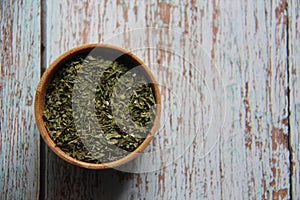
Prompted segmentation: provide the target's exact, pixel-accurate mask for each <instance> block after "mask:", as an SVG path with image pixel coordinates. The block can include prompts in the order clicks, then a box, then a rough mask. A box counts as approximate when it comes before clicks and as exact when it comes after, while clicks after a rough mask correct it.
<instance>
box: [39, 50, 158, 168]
mask: <svg viewBox="0 0 300 200" xmlns="http://www.w3.org/2000/svg"><path fill="white" fill-rule="evenodd" d="M78 55H83V56H88V55H92V56H99V55H101V57H102V58H103V59H105V60H111V61H117V62H118V63H121V64H124V65H125V66H127V67H128V68H134V67H136V66H139V67H140V68H141V70H139V72H140V73H142V74H143V75H144V77H145V78H146V79H148V80H147V81H148V83H150V85H151V87H152V90H153V93H154V98H155V102H156V112H155V119H154V122H153V126H152V128H151V131H150V132H149V135H148V136H147V137H146V138H145V140H144V141H143V142H142V144H140V145H139V146H138V147H137V148H136V149H135V150H134V151H133V152H131V153H129V154H128V155H127V156H124V157H123V158H121V159H119V160H116V161H112V162H108V163H101V164H95V163H88V162H83V161H80V160H77V159H75V158H73V157H71V156H68V155H67V154H66V153H65V152H63V151H62V150H61V149H60V148H59V147H57V146H56V144H55V143H54V142H53V140H52V139H51V137H50V136H49V134H48V132H47V130H46V128H45V122H44V120H43V117H42V115H43V110H44V108H45V96H46V92H47V88H48V85H49V84H50V82H51V80H52V79H53V77H54V75H55V73H56V72H57V71H58V70H60V69H61V68H62V67H64V66H65V65H64V64H65V63H66V62H68V61H70V60H72V59H73V58H74V57H76V56H78ZM160 101H161V100H160V93H159V89H158V85H157V84H156V82H155V79H154V77H153V75H152V73H151V71H150V70H149V69H148V67H147V66H145V64H144V63H143V62H142V61H141V60H140V59H139V58H138V57H136V56H135V55H133V54H132V53H131V52H129V51H127V50H124V49H121V48H119V47H115V46H111V45H99V44H91V45H85V46H81V47H77V48H75V49H72V50H70V51H68V52H66V53H64V54H63V55H61V56H60V57H58V58H57V59H56V60H55V61H54V62H53V63H52V64H51V65H50V66H49V68H48V69H47V70H46V72H45V73H44V75H43V76H42V78H41V81H40V83H39V85H38V88H37V92H36V97H35V116H36V121H37V125H38V128H39V130H40V133H41V135H42V137H43V139H44V140H45V142H46V143H47V145H48V146H49V147H50V148H51V149H52V150H53V151H54V152H55V153H56V154H57V155H58V156H59V157H61V158H63V159H64V160H66V161H68V162H69V163H71V164H74V165H77V166H80V167H84V168H90V169H105V168H111V167H115V166H118V165H121V164H124V163H126V162H128V161H130V160H131V159H133V158H135V157H136V156H137V155H138V154H139V153H140V152H141V151H142V150H144V149H145V147H146V146H147V145H148V143H149V142H150V141H151V139H152V137H153V134H154V132H155V131H156V129H157V127H158V123H159V119H160V104H161V102H160Z"/></svg>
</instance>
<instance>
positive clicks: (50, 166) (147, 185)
mask: <svg viewBox="0 0 300 200" xmlns="http://www.w3.org/2000/svg"><path fill="white" fill-rule="evenodd" d="M46 8H47V11H46V14H47V16H46V24H47V29H46V32H47V38H46V54H47V61H46V63H47V64H49V63H50V62H52V61H53V60H54V59H55V58H56V57H57V56H58V55H59V54H61V53H63V52H64V51H66V50H68V49H70V48H72V47H75V46H76V45H80V44H84V43H93V42H101V41H112V43H115V44H119V45H121V41H124V43H123V44H122V46H123V47H125V48H126V47H127V48H130V49H132V50H134V51H135V53H136V54H137V55H138V56H139V57H141V58H142V59H143V60H145V62H146V63H147V64H148V65H149V67H150V68H151V66H152V70H153V71H154V72H155V69H156V68H155V66H154V65H152V63H158V64H160V65H163V66H167V67H168V69H170V70H171V71H172V72H173V70H174V69H176V70H178V71H179V72H180V73H182V76H176V75H174V73H171V75H170V76H167V75H166V76H164V74H166V73H165V72H162V73H161V75H159V73H158V72H155V73H157V74H158V76H157V77H158V79H159V80H162V81H164V82H165V83H169V82H171V83H172V87H173V88H175V89H176V91H178V88H179V89H182V94H180V93H179V95H178V102H180V103H182V104H181V106H184V107H185V108H186V110H185V111H184V112H183V113H182V116H184V117H187V116H186V115H188V114H189V113H190V111H189V109H190V107H191V105H190V104H189V103H190V102H189V101H188V102H187V101H186V99H194V100H193V102H192V103H194V104H195V106H199V107H201V108H200V111H201V112H200V113H199V116H198V115H197V118H195V120H194V121H191V123H192V124H197V122H200V129H199V133H200V134H199V135H197V137H196V138H195V140H194V141H193V143H192V145H191V146H186V145H179V147H180V148H183V149H184V147H188V148H187V150H186V152H185V153H184V154H183V155H182V157H180V158H179V159H177V160H176V162H175V163H173V164H172V165H168V166H166V167H165V168H163V169H160V170H156V171H154V172H148V173H140V174H125V173H122V172H117V171H103V172H102V171H99V172H97V171H87V170H83V169H79V168H76V167H74V166H71V165H69V164H67V163H65V162H64V161H62V160H60V159H59V158H57V156H55V155H54V154H53V153H52V152H50V151H49V150H48V151H47V156H46V181H45V182H46V190H45V191H46V198H47V199H56V198H57V197H60V198H68V199H93V198H95V197H97V198H100V199H101V198H104V199H288V198H289V196H290V193H291V191H290V176H289V175H290V174H289V172H290V171H289V170H290V164H289V148H288V98H287V84H288V75H287V73H288V71H287V69H288V66H287V51H286V47H287V32H286V30H287V12H286V6H285V3H284V1H279V0H276V1H267V2H266V1H258V0H257V1H250V0H247V1H239V0H234V1H232V0H230V1H229V0H226V1H217V0H214V1H206V2H205V1H198V2H196V1H190V2H185V1H175V0H173V1H150V0H149V1H143V2H141V1H130V2H129V1H117V2H115V1H111V0H105V1H95V0H94V1H86V2H74V3H72V4H70V3H68V2H64V1H51V2H47V5H46ZM146 26H147V27H155V28H170V29H172V31H161V32H158V33H157V37H151V36H152V35H153V34H145V36H144V37H145V39H143V38H142V37H141V36H140V35H139V36H137V37H133V36H132V35H130V34H129V33H128V32H127V31H129V30H132V29H136V28H144V27H146ZM164 30H165V29H164ZM174 31H176V33H175V32H174ZM293 31H294V32H295V33H296V32H297V29H295V30H293ZM120 32H121V33H122V34H121V36H122V37H121V38H119V37H117V39H110V38H111V37H112V38H116V36H114V34H117V33H120ZM178 32H179V33H180V35H182V38H181V39H180V40H178V37H177V33H178ZM189 38H192V39H193V40H195V41H198V42H199V43H200V45H201V46H202V47H203V48H204V49H205V51H206V52H208V55H209V57H211V58H212V59H213V61H214V63H215V64H216V66H217V67H218V69H219V73H220V75H221V77H222V79H223V83H224V87H225V91H226V93H223V90H222V89H223V88H219V87H215V88H214V87H213V86H214V85H213V84H214V83H215V84H216V85H219V84H220V81H219V80H218V79H217V78H216V74H217V72H216V71H215V70H214V68H213V67H212V66H211V65H209V66H204V67H203V65H201V63H206V62H204V61H203V60H201V58H203V57H202V56H199V54H198V53H199V50H198V47H199V45H198V44H197V43H196V42H194V43H191V40H190V39H189ZM153 44H154V45H155V46H154V47H155V49H154V50H150V49H147V48H146V49H142V50H140V51H139V50H137V49H134V46H135V45H136V46H137V47H143V46H145V47H148V46H151V45H153ZM166 46H167V47H168V48H169V49H171V50H172V51H173V52H174V51H175V52H176V53H179V55H180V56H181V55H182V56H184V58H186V59H187V60H188V61H190V62H192V64H194V63H196V67H199V69H200V72H201V75H202V76H199V75H197V76H193V74H197V73H196V72H195V71H193V70H194V68H192V67H190V66H189V65H185V66H184V65H183V64H182V63H180V59H179V57H180V56H177V55H173V54H172V53H168V52H164V51H162V50H159V49H158V48H165V47H166ZM178 66H179V67H178ZM180 66H183V67H180ZM190 72H191V74H192V75H190ZM186 79H188V80H190V81H191V83H194V82H195V81H197V83H199V85H198V86H196V88H197V89H198V90H199V91H200V92H203V93H202V94H201V93H200V94H201V95H200V96H197V95H198V93H197V92H195V93H194V94H191V93H189V90H188V89H187V90H186V88H185V87H184V85H185V83H186ZM203 79H205V81H206V82H201V81H203ZM205 83H206V84H207V87H208V88H209V89H210V91H211V92H212V91H216V92H215V94H216V95H215V96H213V97H216V98H213V100H216V99H217V100H216V102H217V103H215V104H213V105H212V104H211V102H210V100H211V99H210V98H209V97H210V96H209V94H212V95H213V94H214V93H208V91H207V90H208V89H206V87H205V86H206V85H205ZM175 86H177V87H175ZM184 92H186V94H187V95H186V98H184V95H183V94H184ZM170 94H171V93H168V91H166V92H165V93H164V94H163V95H164V96H163V98H164V99H165V100H166V104H165V105H166V107H168V106H169V107H170V108H172V107H171V104H172V102H173V101H174V100H172V99H168V97H169V96H168V95H170ZM201 97H204V98H203V99H201ZM218 98H222V99H221V100H218ZM174 106H175V109H178V110H181V109H182V108H181V107H180V105H179V104H174ZM176 106H177V107H176ZM226 106H227V108H226V117H225V119H226V120H225V123H224V124H223V121H222V120H223V117H224V116H223V115H224V109H225V107H226ZM212 110H214V111H215V112H214V114H212ZM164 112H167V111H166V110H164ZM175 114H178V113H175ZM166 116H169V115H166ZM179 116H181V115H180V114H179ZM213 116H216V118H212V117H213ZM170 118H171V119H172V123H171V122H170V120H168V121H167V120H166V122H165V124H166V128H165V129H164V131H162V132H161V135H160V137H157V138H156V139H155V140H154V142H153V143H152V144H151V145H152V146H151V147H150V148H153V149H154V148H157V149H160V150H162V149H164V145H166V144H168V142H170V143H171V142H172V141H173V138H174V137H173V136H174V135H172V136H171V137H169V136H168V134H174V133H175V134H176V135H179V136H182V134H186V135H187V137H189V136H191V135H190V134H191V132H190V131H187V130H190V129H189V128H188V127H182V126H180V121H181V120H180V117H179V118H177V117H176V116H174V115H172V116H170ZM191 118H192V117H191ZM184 119H185V118H184ZM196 119H198V120H196ZM177 125H178V126H177ZM177 127H179V131H178V130H177V131H176V128H177ZM180 128H182V129H180ZM173 129H175V131H174V130H173ZM208 130H213V131H212V132H211V133H212V134H215V133H220V138H216V139H215V138H214V139H215V140H216V141H217V142H218V143H217V145H216V146H215V147H214V148H212V150H211V149H210V148H208V147H207V146H205V148H204V147H202V146H201V145H199V144H202V143H203V142H204V141H206V144H207V143H208V142H207V141H210V140H212V139H211V138H204V136H205V133H207V131H208ZM166 139H169V140H168V141H167V140H166ZM209 139H210V140H209ZM204 151H205V152H206V153H208V152H210V153H209V154H208V155H206V156H205V157H204V158H203V152H204ZM161 159H165V157H164V154H161ZM154 162H155V161H153V160H152V161H151V160H150V161H149V163H150V164H153V163H154ZM298 169H299V168H298ZM296 180H297V179H296ZM294 184H295V183H294Z"/></svg>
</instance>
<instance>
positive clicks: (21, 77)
mask: <svg viewBox="0 0 300 200" xmlns="http://www.w3.org/2000/svg"><path fill="white" fill-rule="evenodd" d="M0 15H1V21H0V27H1V30H0V49H1V52H2V56H1V57H0V69H1V74H0V76H1V78H0V95H1V96H0V97H1V98H0V108H1V109H0V132H1V133H0V167H1V175H0V191H1V193H0V199H38V196H39V173H40V172H39V162H40V161H39V149H40V144H39V143H40V136H39V133H38V130H37V128H36V126H35V118H34V114H33V99H34V95H35V89H36V85H37V83H38V81H39V78H40V3H39V1H36V0H29V1H27V0H26V1H25V0H22V1H10V0H4V1H1V5H0Z"/></svg>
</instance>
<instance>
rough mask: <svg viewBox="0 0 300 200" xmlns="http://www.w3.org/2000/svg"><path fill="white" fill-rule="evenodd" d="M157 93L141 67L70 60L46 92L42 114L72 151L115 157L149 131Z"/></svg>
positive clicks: (93, 159)
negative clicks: (155, 93)
mask: <svg viewBox="0 0 300 200" xmlns="http://www.w3.org/2000/svg"><path fill="white" fill-rule="evenodd" d="M154 117H155V97H154V93H153V90H152V87H151V84H150V83H149V81H148V79H147V77H146V76H145V73H144V71H143V69H142V68H141V67H134V68H132V66H129V67H128V66H125V65H123V64H120V63H118V62H116V61H114V62H112V61H109V60H105V59H103V58H101V57H97V56H88V57H86V56H85V55H82V56H77V57H74V58H72V60H70V61H66V63H65V64H64V66H62V67H61V68H60V70H59V71H57V72H56V74H55V76H54V77H53V79H52V81H51V82H50V83H49V86H48V88H47V92H46V99H45V110H44V112H43V119H44V121H45V123H46V128H47V130H48V132H49V134H50V137H51V138H52V140H53V141H54V142H55V144H56V145H57V146H58V147H60V148H61V149H62V150H63V151H64V152H65V153H66V154H68V155H69V156H71V157H73V158H75V159H78V160H81V161H85V162H90V163H104V162H110V161H114V160H117V159H119V158H121V157H124V156H125V155H127V154H129V153H130V152H132V151H134V150H135V149H136V148H137V147H138V146H139V145H140V144H141V143H142V142H143V141H144V139H145V137H146V136H147V135H148V134H149V132H150V129H151V127H152V125H153V121H154Z"/></svg>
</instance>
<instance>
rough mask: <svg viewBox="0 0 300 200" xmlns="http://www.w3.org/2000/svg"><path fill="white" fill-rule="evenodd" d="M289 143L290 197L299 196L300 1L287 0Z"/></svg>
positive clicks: (297, 197)
mask: <svg viewBox="0 0 300 200" xmlns="http://www.w3.org/2000/svg"><path fill="white" fill-rule="evenodd" d="M288 8H289V9H288V10H289V54H290V56H289V76H290V79H289V82H290V105H291V106H290V131H291V132H290V134H291V137H290V143H291V156H292V159H291V160H292V163H291V165H292V168H291V169H292V183H291V184H292V197H293V199H299V198H300V128H299V127H300V91H299V88H300V68H299V65H300V33H299V28H300V21H299V15H300V2H299V1H289V4H288Z"/></svg>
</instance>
